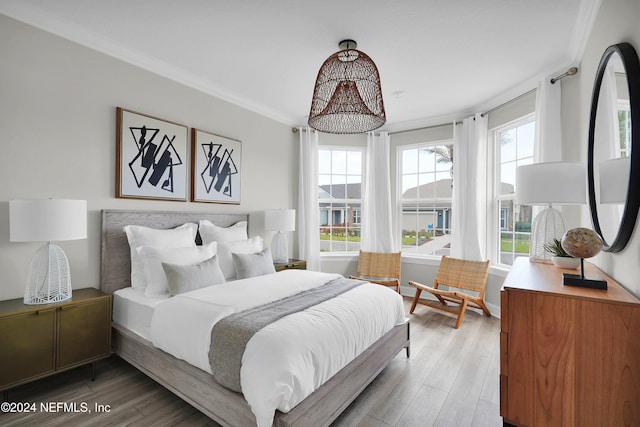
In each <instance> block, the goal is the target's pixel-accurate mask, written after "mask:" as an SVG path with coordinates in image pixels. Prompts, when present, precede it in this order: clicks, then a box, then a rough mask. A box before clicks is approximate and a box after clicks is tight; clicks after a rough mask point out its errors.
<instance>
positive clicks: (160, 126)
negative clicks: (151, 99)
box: [116, 107, 188, 201]
mask: <svg viewBox="0 0 640 427" xmlns="http://www.w3.org/2000/svg"><path fill="white" fill-rule="evenodd" d="M187 137H188V130H187V127H186V126H183V125H180V124H177V123H172V122H168V121H166V120H161V119H157V118H155V117H151V116H148V115H146V114H141V113H136V112H134V111H129V110H125V109H123V108H120V107H118V108H117V110H116V197H120V198H133V199H156V200H174V201H186V200H187V167H188V166H187V165H188V162H187Z"/></svg>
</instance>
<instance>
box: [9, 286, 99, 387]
mask: <svg viewBox="0 0 640 427" xmlns="http://www.w3.org/2000/svg"><path fill="white" fill-rule="evenodd" d="M110 354H111V295H109V294H105V293H104V292H101V291H99V290H97V289H94V288H86V289H77V290H74V291H73V293H72V296H71V299H69V300H67V301H63V302H60V303H54V304H41V305H26V304H24V303H23V300H22V298H20V299H14V300H7V301H0V366H2V369H1V370H0V390H7V389H9V388H11V387H15V386H17V385H20V384H24V383H27V382H30V381H33V380H36V379H39V378H43V377H46V376H49V375H52V374H55V373H57V372H61V371H65V370H67V369H72V368H75V367H77V366H80V365H85V364H87V363H93V362H95V361H96V360H99V359H103V358H106V357H108V356H109V355H110ZM94 373H95V371H94V370H93V369H92V375H94Z"/></svg>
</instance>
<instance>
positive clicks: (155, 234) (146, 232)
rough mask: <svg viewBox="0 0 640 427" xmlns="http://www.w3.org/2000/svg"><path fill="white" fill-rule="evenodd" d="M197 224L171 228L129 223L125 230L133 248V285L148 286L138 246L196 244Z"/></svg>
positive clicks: (135, 286)
mask: <svg viewBox="0 0 640 427" xmlns="http://www.w3.org/2000/svg"><path fill="white" fill-rule="evenodd" d="M197 231H198V226H197V224H193V223H187V224H183V225H181V226H180V227H177V228H173V229H170V230H159V229H156V228H149V227H142V226H140V225H127V226H125V227H124V232H125V233H126V234H127V240H128V241H129V247H130V248H131V286H132V287H134V288H137V289H144V288H146V286H147V284H146V281H145V278H144V268H143V266H142V261H141V260H140V258H139V257H138V252H137V251H136V249H137V248H139V247H140V246H161V247H167V248H169V247H171V248H176V247H185V246H195V245H196V233H197Z"/></svg>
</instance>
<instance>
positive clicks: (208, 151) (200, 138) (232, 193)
mask: <svg viewBox="0 0 640 427" xmlns="http://www.w3.org/2000/svg"><path fill="white" fill-rule="evenodd" d="M191 153H192V154H191V156H192V157H191V165H192V166H191V200H193V201H194V202H209V203H230V204H240V178H241V173H240V170H241V165H242V143H241V142H240V141H236V140H234V139H229V138H225V137H223V136H220V135H215V134H213V133H209V132H205V131H202V130H199V129H191Z"/></svg>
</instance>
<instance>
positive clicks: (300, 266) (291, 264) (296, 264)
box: [273, 259, 307, 271]
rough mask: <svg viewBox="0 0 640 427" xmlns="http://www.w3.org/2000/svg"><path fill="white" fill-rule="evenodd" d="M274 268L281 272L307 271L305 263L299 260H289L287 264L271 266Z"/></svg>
mask: <svg viewBox="0 0 640 427" xmlns="http://www.w3.org/2000/svg"><path fill="white" fill-rule="evenodd" d="M273 266H274V267H275V268H276V271H282V270H291V269H294V270H306V269H307V261H304V260H301V259H289V261H288V262H283V263H278V264H273Z"/></svg>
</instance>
